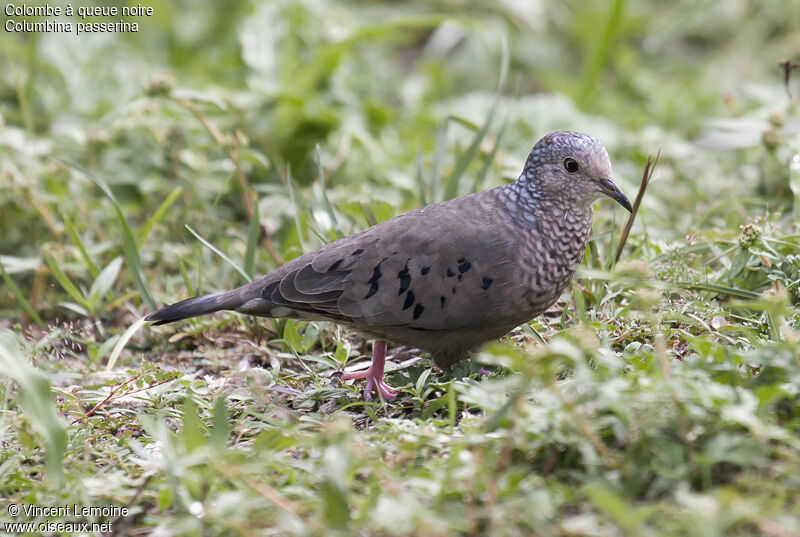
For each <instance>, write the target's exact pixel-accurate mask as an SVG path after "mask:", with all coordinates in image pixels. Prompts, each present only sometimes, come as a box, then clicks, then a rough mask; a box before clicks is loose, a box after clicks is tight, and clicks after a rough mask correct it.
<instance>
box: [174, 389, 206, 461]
mask: <svg viewBox="0 0 800 537" xmlns="http://www.w3.org/2000/svg"><path fill="white" fill-rule="evenodd" d="M181 414H182V416H183V429H182V430H181V432H180V439H181V441H182V442H183V446H184V447H185V448H186V452H187V453H191V452H193V451H194V450H196V449H197V448H199V447H201V446H202V445H203V444H205V442H206V435H205V433H204V432H203V422H202V421H200V416H199V414H198V413H197V403H196V402H195V400H194V398H193V397H192V396H191V394H187V396H186V400H185V401H184V402H183V408H182V409H181Z"/></svg>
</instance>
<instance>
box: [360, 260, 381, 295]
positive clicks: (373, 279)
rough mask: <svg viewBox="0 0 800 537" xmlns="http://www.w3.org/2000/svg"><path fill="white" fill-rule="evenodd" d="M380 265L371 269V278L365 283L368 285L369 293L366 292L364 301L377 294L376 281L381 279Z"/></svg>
mask: <svg viewBox="0 0 800 537" xmlns="http://www.w3.org/2000/svg"><path fill="white" fill-rule="evenodd" d="M381 263H383V261H381ZM381 263H378V264H377V265H375V268H374V269H372V277H370V279H369V280H367V283H368V284H370V286H369V291H367V295H366V296H365V297H364V299H365V300H366V299H367V298H369V297H371V296H372V295H374V294H375V293H377V292H378V280H380V279H381Z"/></svg>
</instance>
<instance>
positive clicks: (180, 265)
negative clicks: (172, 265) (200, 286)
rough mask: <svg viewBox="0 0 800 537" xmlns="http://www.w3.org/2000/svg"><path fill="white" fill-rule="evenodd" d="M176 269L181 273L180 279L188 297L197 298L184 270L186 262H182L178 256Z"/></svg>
mask: <svg viewBox="0 0 800 537" xmlns="http://www.w3.org/2000/svg"><path fill="white" fill-rule="evenodd" d="M178 268H179V269H180V271H181V278H183V285H185V286H186V291H187V292H188V293H189V296H197V295H196V293H195V292H194V287H193V286H192V282H191V280H189V273H188V272H187V270H186V262H185V261H184V260H183V258H182V257H181V256H178Z"/></svg>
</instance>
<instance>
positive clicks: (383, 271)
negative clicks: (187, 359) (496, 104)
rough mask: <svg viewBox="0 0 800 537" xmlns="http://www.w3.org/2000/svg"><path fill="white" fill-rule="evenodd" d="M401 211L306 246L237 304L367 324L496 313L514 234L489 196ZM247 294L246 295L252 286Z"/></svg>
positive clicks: (503, 298)
mask: <svg viewBox="0 0 800 537" xmlns="http://www.w3.org/2000/svg"><path fill="white" fill-rule="evenodd" d="M455 201H457V202H458V206H457V207H455V206H453V205H452V204H448V203H443V204H439V205H435V206H430V207H425V208H423V209H419V210H417V211H412V212H410V213H407V214H404V215H401V216H399V217H397V218H393V219H392V220H388V221H386V222H383V223H382V224H379V225H377V226H374V227H372V228H370V229H368V230H366V231H363V232H361V233H357V234H355V235H352V236H350V237H346V238H344V239H341V240H339V241H337V242H334V243H331V244H329V245H327V246H324V247H322V248H320V249H319V250H316V251H314V252H310V253H308V254H306V255H304V256H302V257H300V258H298V259H296V260H294V261H292V262H290V263H288V264H287V265H284V266H283V267H281V268H280V269H278V270H276V271H273V272H272V273H270V274H268V275H267V276H265V277H264V278H262V279H261V280H259V281H257V282H253V284H250V286H248V287H253V286H260V287H259V289H260V294H259V296H257V297H254V298H253V299H252V300H250V301H249V302H246V303H245V304H244V305H243V306H242V307H240V308H237V309H238V311H242V312H245V313H254V314H258V315H266V316H271V317H301V318H309V319H314V318H320V319H329V320H334V321H345V322H350V323H353V324H360V325H365V326H381V327H387V326H406V327H410V328H416V329H420V330H448V329H457V328H465V327H471V326H476V327H477V326H479V325H480V324H481V323H487V322H488V323H491V321H492V317H493V316H498V317H499V316H503V315H504V313H505V311H504V310H506V309H508V307H509V304H508V303H509V300H510V301H511V302H514V301H515V299H517V298H518V297H515V296H511V295H513V294H517V295H518V294H519V288H515V286H514V284H513V278H512V274H511V272H512V271H510V270H509V267H511V266H512V265H513V263H512V257H513V253H514V237H513V236H512V235H513V234H511V233H508V230H506V229H504V227H503V226H502V225H500V226H498V225H497V222H492V223H491V224H490V223H488V222H487V219H488V218H489V216H490V215H488V214H487V212H492V211H496V210H497V208H496V207H493V206H491V203H490V198H487V197H485V196H484V197H482V198H476V197H473V196H469V197H467V198H460V199H459V200H455ZM250 296H253V294H252V293H251V294H250Z"/></svg>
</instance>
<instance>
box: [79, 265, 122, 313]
mask: <svg viewBox="0 0 800 537" xmlns="http://www.w3.org/2000/svg"><path fill="white" fill-rule="evenodd" d="M121 268H122V258H121V257H119V256H117V257H115V258H114V259H112V260H111V262H110V263H109V264H108V265H106V267H105V268H104V269H103V270H102V271H101V272H100V274H98V275H97V278H96V279H95V280H94V283H93V284H92V287H91V288H90V289H89V298H88V300H87V303H88V306H89V310H92V309H94V306H95V304H97V301H98V300H100V297H102V296H103V295H104V294H106V293H107V292H108V291H110V290H111V287H112V286H113V285H114V282H115V281H117V276H119V271H120V269H121Z"/></svg>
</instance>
